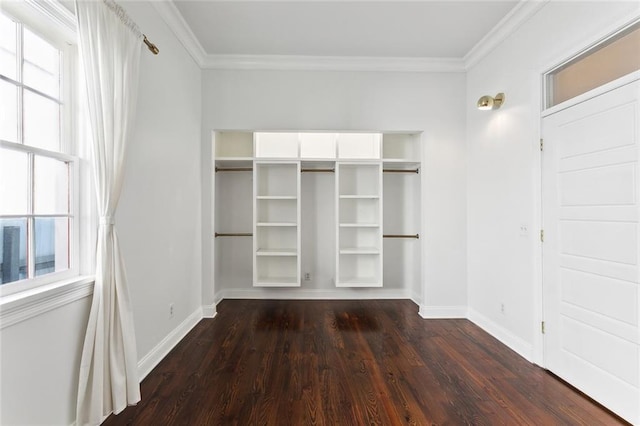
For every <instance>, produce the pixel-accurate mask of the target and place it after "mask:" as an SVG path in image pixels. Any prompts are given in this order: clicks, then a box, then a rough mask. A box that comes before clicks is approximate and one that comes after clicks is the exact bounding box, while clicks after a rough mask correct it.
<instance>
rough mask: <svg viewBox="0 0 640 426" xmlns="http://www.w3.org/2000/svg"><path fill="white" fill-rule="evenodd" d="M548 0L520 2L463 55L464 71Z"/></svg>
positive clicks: (522, 0)
mask: <svg viewBox="0 0 640 426" xmlns="http://www.w3.org/2000/svg"><path fill="white" fill-rule="evenodd" d="M549 1H550V0H520V2H519V3H518V4H517V5H516V6H515V7H514V8H513V9H511V11H510V12H509V13H507V14H506V15H505V17H504V18H502V19H501V20H500V22H498V23H497V24H496V25H495V26H494V27H493V28H492V29H491V31H489V32H488V33H487V34H486V35H485V36H484V37H482V39H481V40H480V41H479V42H478V43H476V45H475V46H473V47H472V48H471V50H469V52H467V54H466V55H464V58H463V61H464V65H465V69H469V68H471V67H473V66H474V65H476V64H477V63H478V62H480V60H482V58H484V57H485V56H487V55H488V54H489V53H491V52H492V51H493V50H494V49H495V48H496V47H497V46H498V45H499V44H500V43H502V42H503V41H504V40H505V39H506V38H507V37H509V36H510V35H511V34H513V33H514V32H515V31H516V30H517V29H518V28H520V26H521V25H523V24H524V23H525V22H526V21H528V20H529V18H531V17H532V16H533V15H535V14H536V13H537V12H538V11H539V10H540V9H542V8H543V7H544V6H545V5H546V4H547V3H549Z"/></svg>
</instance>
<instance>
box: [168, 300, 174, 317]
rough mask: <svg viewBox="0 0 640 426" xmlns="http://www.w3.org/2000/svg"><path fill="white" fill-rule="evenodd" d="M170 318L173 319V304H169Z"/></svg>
mask: <svg viewBox="0 0 640 426" xmlns="http://www.w3.org/2000/svg"><path fill="white" fill-rule="evenodd" d="M169 318H173V303H169Z"/></svg>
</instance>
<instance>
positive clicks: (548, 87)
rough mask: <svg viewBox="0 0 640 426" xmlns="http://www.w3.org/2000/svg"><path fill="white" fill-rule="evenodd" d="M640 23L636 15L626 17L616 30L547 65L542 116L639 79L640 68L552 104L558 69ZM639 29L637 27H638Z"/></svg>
mask: <svg viewBox="0 0 640 426" xmlns="http://www.w3.org/2000/svg"><path fill="white" fill-rule="evenodd" d="M638 25H640V17H638V16H636V17H634V18H633V19H631V20H628V19H626V18H625V20H624V21H621V22H620V23H619V24H618V25H617V26H616V29H615V30H614V31H608V32H606V33H604V34H601V36H600V37H599V38H597V39H596V40H594V41H593V42H592V43H590V44H589V45H587V46H586V47H582V48H581V49H576V51H575V52H574V53H573V54H572V55H571V56H569V57H568V58H567V57H565V58H564V59H563V60H562V61H557V62H556V63H555V64H553V65H552V66H548V67H546V68H545V69H546V71H544V72H542V75H541V91H542V92H541V105H540V107H541V113H542V116H543V117H544V116H547V115H549V114H553V113H554V112H556V111H559V110H562V109H564V108H567V107H568V106H571V105H575V104H576V103H579V102H582V101H583V100H585V99H589V98H591V97H593V96H595V94H597V93H601V92H602V91H603V90H604V91H607V90H611V89H613V88H615V87H619V86H620V85H623V84H626V82H628V81H633V80H635V79H637V76H638V75H640V70H637V71H633V72H631V73H629V74H627V75H624V76H621V77H618V78H616V79H613V80H610V81H608V82H605V83H602V84H601V85H600V86H597V87H595V88H593V89H590V90H587V91H586V92H583V93H580V94H577V95H575V96H573V97H571V98H569V99H566V100H564V101H562V102H559V103H557V104H554V105H552V98H553V93H554V87H553V82H552V76H553V74H554V73H556V72H557V71H558V70H561V69H562V68H564V67H565V66H567V65H569V64H571V63H574V62H577V61H578V62H579V61H580V60H581V59H584V58H587V57H589V56H590V55H591V54H593V53H596V52H598V51H599V50H600V49H601V48H602V47H605V46H606V45H608V44H609V43H611V42H612V41H615V40H617V39H619V38H620V37H621V36H623V35H624V34H625V33H626V32H628V31H630V30H631V31H633V30H634V29H633V27H637V26H638ZM636 30H637V28H636Z"/></svg>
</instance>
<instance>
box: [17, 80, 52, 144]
mask: <svg viewBox="0 0 640 426" xmlns="http://www.w3.org/2000/svg"><path fill="white" fill-rule="evenodd" d="M24 143H25V145H30V146H35V147H38V148H43V149H48V150H50V151H60V105H59V104H58V103H57V102H55V101H52V100H50V99H47V98H45V97H43V96H40V95H37V94H35V93H33V92H30V91H28V90H25V91H24Z"/></svg>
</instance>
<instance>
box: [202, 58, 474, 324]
mask: <svg viewBox="0 0 640 426" xmlns="http://www.w3.org/2000/svg"><path fill="white" fill-rule="evenodd" d="M202 87H203V90H202V96H203V98H202V99H203V110H202V112H203V114H202V116H203V123H202V159H203V163H202V167H203V181H204V186H203V217H204V218H207V217H210V215H211V211H210V207H209V202H210V194H211V188H210V182H209V180H210V176H211V175H210V174H211V131H212V130H214V129H249V130H250V129H259V130H276V129H279V130H388V131H391V130H405V131H406V130H424V141H425V149H424V151H425V152H424V164H423V169H422V172H423V173H424V174H425V185H424V187H423V197H425V199H426V200H427V203H426V211H425V212H424V217H425V225H426V229H425V232H424V234H423V235H422V237H424V244H425V252H424V253H423V266H424V270H425V285H424V288H423V291H424V301H423V304H425V305H428V306H437V307H451V306H453V307H456V308H460V307H464V306H465V305H466V300H467V295H466V270H465V265H466V229H465V228H466V201H465V198H466V189H465V186H466V177H465V161H466V160H465V108H464V103H463V102H464V98H465V76H464V74H461V73H460V74H447V73H422V74H419V73H377V72H328V71H325V72H313V71H219V70H207V71H204V72H203V84H202ZM203 223H204V226H203V235H205V236H207V238H210V237H209V236H210V235H212V232H213V231H212V230H211V229H208V228H210V223H209V220H204V222H203ZM210 243H211V240H210V239H209V240H208V244H206V243H205V244H204V246H203V247H204V250H203V261H204V263H205V266H204V268H203V269H204V270H205V271H210V265H211V263H210V262H211V253H210ZM207 263H208V264H209V265H206V264H207ZM203 282H204V283H205V284H204V285H205V286H208V289H206V290H205V291H208V292H210V295H209V296H208V297H211V298H213V294H212V291H213V289H212V288H211V286H210V284H209V285H208V284H207V283H210V282H211V277H210V274H209V273H207V275H205V276H204V277H203ZM204 302H205V303H206V300H205V301H204ZM461 309H462V310H459V312H463V311H464V309H463V308H461Z"/></svg>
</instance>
